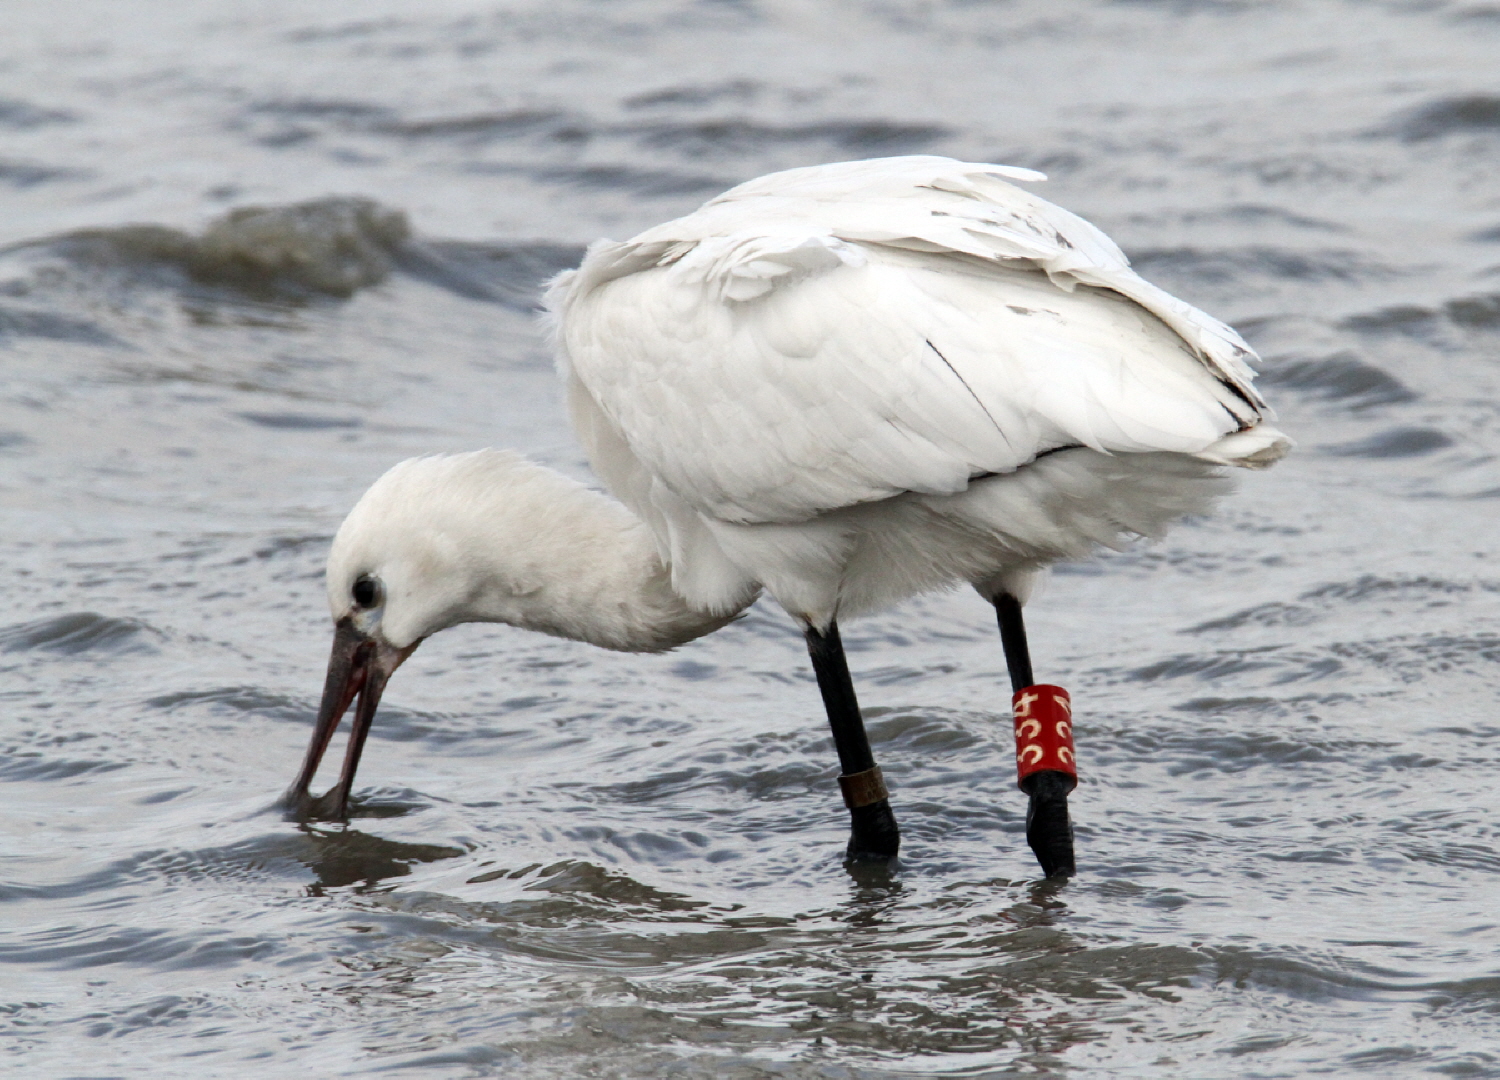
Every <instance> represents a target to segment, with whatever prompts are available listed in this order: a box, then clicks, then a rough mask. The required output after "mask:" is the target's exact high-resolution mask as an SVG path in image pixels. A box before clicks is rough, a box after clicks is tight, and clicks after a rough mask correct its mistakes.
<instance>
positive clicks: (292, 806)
mask: <svg viewBox="0 0 1500 1080" xmlns="http://www.w3.org/2000/svg"><path fill="white" fill-rule="evenodd" d="M277 806H278V808H279V809H280V810H281V811H282V816H283V817H284V818H285V819H286V820H287V821H300V822H308V821H347V820H348V818H349V805H348V802H347V800H341V799H340V798H339V789H338V788H336V787H335V788H330V789H329V790H328V791H325V792H324V793H323V794H322V795H314V794H313V793H312V792H310V791H308V790H307V789H306V788H299V787H297V786H296V785H293V786H292V787H291V788H290V789H288V790H287V793H286V794H285V795H283V796H282V797H281V800H280V802H278V803H277Z"/></svg>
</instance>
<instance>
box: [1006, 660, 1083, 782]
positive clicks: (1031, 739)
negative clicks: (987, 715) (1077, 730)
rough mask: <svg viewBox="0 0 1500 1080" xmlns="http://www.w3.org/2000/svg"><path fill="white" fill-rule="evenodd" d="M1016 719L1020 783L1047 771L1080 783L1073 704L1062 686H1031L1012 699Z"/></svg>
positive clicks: (1017, 692)
mask: <svg viewBox="0 0 1500 1080" xmlns="http://www.w3.org/2000/svg"><path fill="white" fill-rule="evenodd" d="M1011 708H1012V709H1013V710H1014V712H1015V715H1016V782H1017V784H1019V785H1020V788H1021V790H1022V791H1025V790H1026V778H1027V777H1028V776H1030V775H1031V774H1032V773H1038V772H1043V771H1051V772H1060V773H1066V774H1067V775H1068V776H1071V777H1072V778H1073V782H1074V783H1075V784H1076V783H1077V782H1078V768H1077V766H1076V765H1075V764H1074V762H1073V703H1072V701H1071V699H1069V697H1068V692H1067V691H1066V690H1064V689H1063V688H1062V687H1061V686H1046V685H1040V684H1039V685H1037V686H1028V687H1026V688H1025V689H1024V690H1018V691H1016V693H1015V695H1014V696H1013V697H1012V698H1011Z"/></svg>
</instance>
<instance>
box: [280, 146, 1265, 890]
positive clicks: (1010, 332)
mask: <svg viewBox="0 0 1500 1080" xmlns="http://www.w3.org/2000/svg"><path fill="white" fill-rule="evenodd" d="M1006 178H1009V179H1015V180H1038V179H1041V177H1040V175H1039V174H1036V173H1031V172H1028V171H1026V170H1024V169H1008V168H1004V167H1002V166H997V165H975V164H964V163H962V162H958V161H952V160H949V159H947V158H938V157H907V158H892V159H889V160H884V161H860V162H849V163H846V164H841V165H823V166H818V167H815V168H808V169H794V170H792V171H790V172H784V173H777V174H775V175H772V176H765V177H762V178H760V179H759V180H753V181H751V182H750V183H748V184H742V185H741V186H739V187H737V188H735V189H733V190H732V191H729V192H726V193H725V194H723V195H721V196H719V197H718V198H717V199H714V200H712V201H710V202H709V203H707V204H706V205H704V206H703V207H702V208H701V209H699V210H698V211H697V212H696V213H693V214H690V215H688V216H687V217H685V218H682V219H680V220H678V221H673V222H669V223H667V224H665V225H661V226H658V227H657V228H654V229H650V230H648V231H646V232H644V233H642V234H641V235H639V236H637V237H636V238H635V239H633V240H629V241H626V242H624V243H613V242H609V241H600V242H599V243H597V244H595V245H593V246H592V247H591V248H590V249H589V252H588V255H587V256H586V257H585V259H584V260H583V264H582V265H581V266H580V267H579V268H578V269H577V270H575V271H570V272H568V273H565V274H562V275H560V276H559V277H558V278H557V279H556V280H555V281H554V282H553V283H552V285H551V288H550V289H549V291H548V294H547V301H548V305H549V308H550V311H551V316H552V319H553V330H554V333H555V336H556V341H557V351H558V358H559V365H560V367H561V369H562V373H563V376H564V378H565V380H566V382H567V388H568V400H569V405H570V409H571V413H572V418H573V422H574V426H575V427H576V429H577V432H578V435H579V438H580V439H581V440H582V442H583V444H584V446H585V448H586V449H587V451H588V454H589V460H590V461H591V462H592V464H593V466H594V469H595V471H596V472H597V473H598V475H599V477H600V478H601V479H602V480H603V481H604V484H605V486H606V487H607V488H608V489H609V491H610V492H611V493H613V495H614V496H616V498H617V499H618V500H619V501H618V502H616V501H615V500H613V499H610V498H608V497H607V496H604V495H601V494H599V493H597V492H594V491H591V490H589V489H588V488H586V487H584V486H583V485H581V484H578V483H576V482H574V481H572V480H569V479H567V478H565V477H563V476H561V475H559V474H558V473H556V472H553V471H552V470H549V469H544V468H542V467H541V466H539V465H535V464H533V463H531V462H528V461H526V460H525V459H524V458H521V457H520V456H519V455H516V454H513V453H508V452H502V451H493V450H486V451H478V452H475V453H471V454H459V455H451V456H440V457H429V458H418V459H415V460H412V461H407V462H403V463H402V464H400V465H398V466H396V467H395V468H394V469H392V470H391V471H390V472H388V473H387V474H386V475H385V476H383V477H382V478H381V479H380V480H378V481H377V482H376V483H375V485H374V486H373V487H371V488H370V490H369V491H368V492H366V493H365V495H364V497H363V498H362V499H361V500H360V501H359V504H358V505H357V506H356V507H355V508H354V510H353V512H351V513H350V515H349V517H348V518H347V519H346V520H345V521H344V524H343V526H342V527H341V528H340V529H339V531H338V535H337V536H336V537H335V538H334V543H333V549H332V552H331V553H330V555H329V561H328V598H329V605H330V607H331V609H332V612H333V616H334V621H335V628H336V629H335V637H334V648H333V655H332V658H331V659H330V662H329V669H328V679H327V682H326V684H325V687H324V694H323V702H322V706H321V707H320V710H319V717H318V722H317V725H316V727H315V729H314V735H313V740H312V744H311V745H310V746H309V748H308V754H307V758H306V760H305V761H304V763H303V768H302V772H301V774H300V775H299V777H298V779H297V781H296V783H294V784H293V787H292V790H291V791H290V792H289V799H290V800H291V802H292V804H293V805H296V806H299V807H303V808H312V809H314V810H317V809H318V808H319V807H321V805H322V804H321V803H319V802H318V801H316V800H312V799H311V796H310V795H309V793H308V785H309V784H310V783H311V781H312V778H313V775H314V773H315V772H316V771H317V767H318V762H319V760H320V759H321V757H322V755H323V753H324V751H325V749H326V748H327V745H328V741H329V738H330V737H331V735H332V732H333V730H334V729H335V727H336V726H337V724H338V722H339V718H340V717H341V716H342V715H343V713H344V712H345V710H346V709H347V708H348V707H349V705H350V703H351V702H352V701H354V699H355V698H356V697H357V698H358V699H359V706H358V709H357V711H356V716H355V723H354V733H353V735H352V736H351V741H350V749H349V752H348V756H347V757H346V759H345V764H344V769H343V773H342V776H341V778H340V782H339V785H338V787H337V789H335V792H334V793H333V795H332V796H331V798H332V799H333V803H332V808H331V810H332V813H333V814H334V815H335V816H342V815H343V814H344V813H345V810H346V807H347V801H348V796H349V791H350V787H351V785H352V783H353V778H354V771H355V769H356V767H357V765H358V761H359V755H360V748H361V746H362V745H363V741H364V737H365V733H366V732H367V731H368V730H369V725H370V723H371V721H372V719H373V717H374V713H375V708H376V705H377V704H378V702H379V699H380V694H381V691H382V689H383V687H384V685H385V681H386V679H387V678H388V677H389V675H390V673H391V672H392V671H394V670H395V668H396V667H397V666H398V665H399V664H400V663H401V662H402V661H403V660H404V659H405V658H406V657H407V656H409V655H410V654H411V652H412V650H413V649H415V648H416V646H417V644H418V643H419V642H421V640H422V639H423V638H425V637H427V636H428V635H430V634H433V633H435V632H437V631H439V630H442V629H444V628H445V627H448V626H452V625H454V624H455V623H460V622H469V621H492V622H503V623H509V624H511V625H513V626H518V627H522V628H525V629H530V630H537V631H541V632H543V633H548V634H555V635H557V636H560V637H567V638H574V639H577V640H580V641H587V642H590V643H592V644H595V645H600V646H603V647H605V648H611V649H621V650H627V651H657V650H662V649H669V648H672V647H674V646H677V645H680V644H682V643H683V642H685V641H690V640H692V639H693V638H695V637H699V636H701V635H703V634H707V633H710V632H712V631H713V630H716V629H718V628H719V627H720V626H722V625H724V623H726V622H727V621H729V620H730V619H731V618H733V617H734V616H735V615H736V614H737V613H738V612H740V611H742V610H743V609H744V608H745V607H746V606H747V605H749V604H750V603H751V602H752V601H754V599H755V597H756V595H757V594H758V593H759V592H760V590H762V589H765V590H766V591H768V592H770V593H771V594H772V595H773V596H774V597H775V598H776V599H777V600H778V601H779V602H780V603H781V604H782V606H783V607H785V608H786V610H787V611H788V612H789V613H790V614H791V615H792V616H793V617H794V618H796V619H797V620H798V621H799V622H800V623H801V624H802V626H803V629H804V631H805V633H806V635H807V638H808V644H809V650H810V655H811V658H812V660H813V665H814V668H815V670H816V672H817V676H818V682H819V687H820V689H821V691H822V692H823V696H824V702H825V705H826V706H827V708H828V713H829V721H830V724H831V725H832V728H833V731H834V737H835V745H836V747H837V749H838V753H839V758H840V762H841V765H842V766H843V767H844V769H845V775H844V776H843V777H842V778H841V781H840V782H841V784H842V783H845V782H846V781H847V782H848V783H849V784H851V785H853V786H852V787H847V788H846V789H845V796H846V800H848V805H849V806H850V808H851V815H852V817H851V821H852V823H853V824H852V828H853V836H852V839H851V842H850V848H849V852H850V855H851V857H860V858H862V857H867V856H868V857H877V858H888V857H890V856H893V855H894V854H895V853H896V850H897V844H898V834H897V830H896V825H895V819H894V817H893V816H892V815H891V811H890V808H889V804H888V801H887V800H886V799H885V796H884V787H883V781H881V780H880V779H879V770H878V768H876V767H875V765H874V759H873V757H872V756H871V751H870V748H869V745H868V742H867V739H866V737H865V734H864V729H863V725H862V721H861V719H860V716H859V711H858V705H857V702H856V701H855V698H854V692H853V688H852V684H851V683H850V682H849V676H848V669H847V666H846V665H845V662H844V658H843V653H842V646H841V644H840V641H839V636H838V631H837V620H838V619H839V618H840V617H844V616H848V615H852V614H858V613H860V612H865V611H871V610H874V609H877V608H880V607H882V606H885V605H888V604H891V603H893V602H895V601H898V600H901V599H903V598H905V597H908V596H912V595H914V594H917V593H920V592H924V591H927V590H931V589H936V588H942V587H946V586H951V585H954V584H961V583H965V582H967V583H969V584H972V585H974V586H975V587H976V588H977V589H978V590H979V591H980V592H981V593H982V594H983V595H985V596H986V597H987V598H989V599H991V600H992V601H993V602H994V603H995V605H996V608H997V611H998V612H999V613H1000V621H1001V630H1002V637H1004V638H1005V643H1006V644H1005V648H1006V655H1007V662H1008V663H1011V664H1012V666H1011V673H1012V679H1013V680H1021V683H1020V685H1023V686H1024V685H1027V684H1028V683H1029V681H1030V678H1031V675H1030V661H1029V659H1028V658H1026V657H1025V651H1026V650H1025V643H1024V629H1023V628H1022V625H1021V621H1020V608H1019V603H1018V602H1020V601H1024V600H1025V599H1026V597H1027V595H1028V593H1029V591H1030V586H1031V582H1032V580H1033V578H1034V577H1035V575H1036V574H1037V573H1038V572H1039V571H1040V570H1042V569H1043V568H1045V567H1046V566H1047V565H1048V564H1050V563H1053V562H1056V561H1057V560H1059V559H1066V558H1073V557H1077V556H1081V555H1084V554H1087V553H1088V552H1089V551H1090V550H1092V549H1093V548H1095V547H1096V546H1098V545H1101V544H1102V545H1115V546H1118V545H1119V544H1121V543H1123V542H1125V541H1127V540H1128V539H1129V538H1131V537H1134V536H1157V535H1159V534H1160V533H1161V532H1162V531H1163V530H1164V529H1165V528H1166V527H1167V526H1168V525H1169V524H1171V522H1173V521H1175V520H1177V519H1178V518H1180V517H1182V516H1183V515H1184V514H1188V513H1193V512H1196V511H1201V510H1203V509H1205V508H1206V507H1207V505H1208V503H1209V501H1210V500H1211V498H1212V496H1214V495H1216V494H1219V493H1220V492H1221V491H1222V490H1223V488H1224V485H1225V483H1226V481H1225V480H1224V479H1223V478H1222V476H1221V475H1220V473H1221V469H1220V466H1223V465H1239V466H1244V467H1248V468H1259V467H1262V466H1264V465H1268V464H1270V463H1271V462H1273V461H1275V460H1276V459H1278V458H1279V457H1281V456H1282V455H1283V454H1284V453H1285V452H1286V450H1287V449H1288V447H1289V446H1290V445H1291V443H1290V441H1289V440H1288V439H1287V438H1286V436H1284V435H1282V434H1281V433H1280V432H1279V431H1277V430H1276V429H1275V428H1273V427H1270V426H1269V425H1268V424H1266V423H1264V422H1263V421H1264V420H1265V419H1266V418H1267V417H1268V416H1269V412H1268V410H1267V409H1266V407H1265V405H1264V404H1263V402H1262V401H1261V399H1260V398H1259V397H1258V396H1257V394H1256V393H1255V391H1254V389H1253V388H1252V386H1251V378H1252V372H1251V369H1250V367H1249V365H1248V363H1247V361H1248V360H1250V359H1251V358H1252V354H1251V352H1250V350H1249V348H1248V347H1247V346H1246V345H1245V343H1244V342H1243V341H1241V340H1240V338H1239V336H1238V335H1236V334H1235V332H1234V331H1233V330H1231V329H1229V328H1228V327H1227V326H1225V325H1224V324H1222V323H1220V322H1218V321H1216V320H1214V319H1212V318H1210V317H1208V316H1207V315H1204V314H1203V313H1202V312H1200V311H1198V310H1196V309H1195V308H1192V307H1190V306H1189V305H1187V304H1185V303H1183V302H1182V301H1180V300H1177V299H1174V298H1173V297H1171V296H1168V295H1167V294H1166V293H1164V292H1162V291H1161V290H1160V289H1158V288H1156V287H1155V286H1153V285H1150V284H1148V283H1147V282H1145V281H1143V280H1141V279H1140V278H1139V277H1137V276H1136V274H1135V273H1134V272H1133V271H1132V270H1131V269H1130V266H1129V263H1128V261H1127V260H1126V258H1125V256H1124V255H1122V254H1121V253H1120V250H1119V249H1118V248H1117V247H1115V245H1114V244H1113V243H1112V242H1110V240H1109V239H1108V238H1107V237H1106V236H1104V234H1102V233H1101V232H1099V230H1097V229H1095V228H1094V227H1093V226H1092V225H1090V224H1088V223H1087V222H1085V221H1083V220H1081V219H1080V218H1077V217H1075V216H1073V215H1072V214H1069V213H1068V212H1067V211H1065V210H1061V209H1059V208H1057V207H1055V206H1053V205H1051V204H1050V203H1047V202H1045V201H1043V200H1041V199H1039V198H1037V197H1036V196H1034V195H1032V194H1030V193H1029V192H1026V191H1023V190H1021V189H1020V188H1017V187H1015V186H1014V185H1012V184H1010V183H1008V182H1007V179H1006ZM621 504H623V505H621ZM1007 635H1008V636H1007ZM1033 696H1035V695H1033ZM1070 760H1071V759H1070ZM1038 775H1049V774H1038ZM1068 786H1069V785H1066V784H1062V783H1061V781H1058V780H1057V779H1056V777H1055V776H1054V777H1053V779H1052V780H1049V781H1047V783H1045V784H1042V785H1041V786H1040V787H1035V788H1028V790H1029V791H1030V792H1031V795H1032V799H1033V806H1032V811H1033V813H1032V815H1031V821H1032V827H1029V829H1028V838H1029V839H1030V840H1031V842H1032V845H1033V848H1035V849H1036V850H1037V852H1038V858H1039V859H1040V860H1041V861H1042V864H1043V868H1044V869H1045V870H1046V872H1047V873H1049V874H1054V873H1068V872H1071V869H1072V865H1073V857H1072V841H1071V832H1070V827H1069V826H1068V819H1067V810H1066V793H1067V790H1068Z"/></svg>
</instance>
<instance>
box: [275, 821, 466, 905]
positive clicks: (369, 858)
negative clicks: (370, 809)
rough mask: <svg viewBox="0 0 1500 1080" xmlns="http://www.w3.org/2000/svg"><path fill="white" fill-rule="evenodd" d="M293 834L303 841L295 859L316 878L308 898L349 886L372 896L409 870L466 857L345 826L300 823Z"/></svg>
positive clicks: (461, 852)
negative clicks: (387, 882) (297, 834)
mask: <svg viewBox="0 0 1500 1080" xmlns="http://www.w3.org/2000/svg"><path fill="white" fill-rule="evenodd" d="M297 830H298V831H299V832H300V833H302V835H303V836H304V837H305V838H306V847H305V849H304V850H303V851H301V852H299V853H298V855H297V859H298V861H299V862H301V863H302V864H303V865H304V866H306V867H307V868H308V869H309V870H311V871H312V872H313V874H314V875H315V876H316V880H315V881H313V882H312V883H310V884H309V885H308V886H307V895H309V896H326V895H328V893H329V891H330V890H334V889H345V888H349V887H350V886H353V890H354V891H355V892H372V891H375V890H377V889H380V888H383V887H385V886H383V885H382V883H383V882H386V881H388V880H390V879H392V878H400V877H406V876H407V875H409V874H410V873H411V871H412V867H413V866H416V865H419V864H421V863H430V862H438V861H440V860H442V859H455V858H459V857H461V856H463V855H467V854H468V851H467V850H465V849H464V848H459V847H448V846H446V845H442V844H409V843H402V842H400V841H397V840H387V839H385V838H384V837H380V836H373V835H371V834H370V833H364V832H360V831H359V830H358V829H353V828H350V827H349V826H347V825H322V824H312V823H306V822H304V823H303V824H301V825H299V826H298V827H297Z"/></svg>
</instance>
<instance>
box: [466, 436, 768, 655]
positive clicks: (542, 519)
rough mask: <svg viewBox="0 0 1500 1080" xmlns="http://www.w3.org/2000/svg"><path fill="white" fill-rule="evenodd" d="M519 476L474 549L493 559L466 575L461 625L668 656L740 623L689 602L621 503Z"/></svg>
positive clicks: (561, 482) (540, 474)
mask: <svg viewBox="0 0 1500 1080" xmlns="http://www.w3.org/2000/svg"><path fill="white" fill-rule="evenodd" d="M514 468H515V470H516V471H515V472H514V473H513V474H512V476H511V478H510V479H511V483H509V484H507V485H506V489H505V490H506V492H507V494H506V502H505V505H504V506H503V507H496V508H495V509H494V512H492V513H489V514H485V515H483V517H482V518H481V522H482V524H481V526H480V527H481V528H482V530H483V532H484V535H483V538H482V540H483V542H476V543H473V544H468V545H464V546H465V548H466V550H467V551H469V552H470V553H474V552H480V553H488V558H486V556H485V554H480V555H479V556H478V557H477V558H473V561H471V562H470V565H468V566H466V567H465V571H466V572H465V573H464V574H463V576H464V577H465V578H466V579H467V581H468V586H469V595H468V596H467V598H466V599H465V600H464V602H463V605H462V606H463V608H464V611H463V613H462V616H461V617H460V618H456V619H454V620H453V621H455V622H465V621H486V622H504V623H509V624H510V625H512V626H518V627H521V628H523V629H526V630H537V631H540V632H542V633H545V634H551V635H554V636H556V637H565V638H572V639H574V640H577V641H584V642H587V643H589V644H591V645H598V646H601V647H603V648H606V649H618V650H621V651H625V652H660V651H662V650H664V649H670V648H672V647H674V646H677V645H681V644H683V643H684V642H688V641H692V640H693V639H694V638H698V637H702V636H703V635H704V634H708V633H711V632H713V631H714V630H717V629H719V628H720V627H721V626H723V625H724V624H726V623H728V622H729V621H730V620H732V619H733V618H734V617H735V616H736V615H737V614H738V612H728V613H718V614H715V613H711V612H707V611H703V610H700V609H698V608H694V607H692V606H690V605H689V604H688V603H687V602H686V601H684V600H683V599H682V597H681V596H679V595H678V594H677V593H676V592H675V591H674V590H673V588H672V582H671V573H670V571H669V570H668V568H667V567H666V566H665V565H664V564H663V562H662V560H661V558H660V556H659V555H658V553H657V548H656V544H655V541H654V540H653V539H652V536H651V533H650V531H649V530H648V529H647V528H646V526H645V525H644V524H643V523H642V522H641V521H640V520H639V519H638V518H636V517H635V516H634V515H632V514H631V513H630V512H629V511H628V510H626V509H625V507H624V506H622V505H621V504H620V503H618V502H616V501H615V500H614V499H611V498H608V497H607V496H604V495H601V494H599V493H598V492H596V491H593V490H590V489H589V488H587V487H585V486H583V485H582V484H579V483H577V482H576V481H574V480H571V479H569V478H568V477H565V476H563V475H562V474H560V473H556V472H553V471H552V470H551V469H547V468H544V467H542V466H539V465H534V464H532V463H530V462H521V463H518V464H517V465H516V466H515V467H514ZM475 539H476V541H478V540H479V539H480V538H475ZM471 558H472V556H471ZM486 564H488V565H486Z"/></svg>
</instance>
